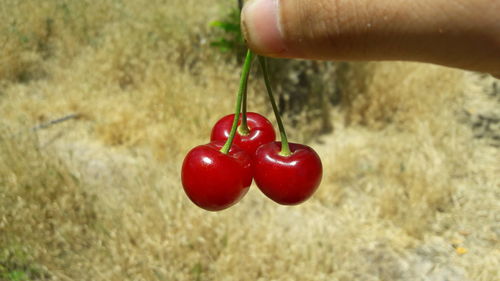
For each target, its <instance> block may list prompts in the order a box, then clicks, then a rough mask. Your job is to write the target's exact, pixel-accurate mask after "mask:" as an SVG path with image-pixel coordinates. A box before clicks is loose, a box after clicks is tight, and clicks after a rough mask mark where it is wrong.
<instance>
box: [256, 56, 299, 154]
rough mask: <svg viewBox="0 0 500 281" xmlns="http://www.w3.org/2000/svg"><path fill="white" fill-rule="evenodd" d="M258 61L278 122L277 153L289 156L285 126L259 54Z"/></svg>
mask: <svg viewBox="0 0 500 281" xmlns="http://www.w3.org/2000/svg"><path fill="white" fill-rule="evenodd" d="M259 62H260V66H261V68H262V73H263V74H264V82H265V84H266V89H267V93H268V95H269V100H270V101H271V106H272V107H273V111H274V115H275V116H276V121H277V122H278V128H279V130H280V138H281V151H280V153H279V155H281V156H290V155H292V152H291V151H290V146H289V145H288V138H287V137H286V132H285V126H283V121H281V117H280V114H279V112H278V107H277V106H276V101H275V99H274V95H273V89H272V88H271V82H270V81H269V74H268V72H267V62H266V58H265V57H263V56H259Z"/></svg>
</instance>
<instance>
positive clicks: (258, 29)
mask: <svg viewBox="0 0 500 281" xmlns="http://www.w3.org/2000/svg"><path fill="white" fill-rule="evenodd" d="M241 21H242V27H243V34H244V36H245V39H246V40H247V43H248V45H249V47H250V48H251V49H252V50H253V51H254V52H256V53H258V54H262V55H273V54H280V53H283V52H284V51H285V50H286V48H285V42H284V40H283V36H282V32H281V27H280V22H279V1H278V0H251V1H249V2H247V3H246V4H245V6H244V7H243V11H242V14H241Z"/></svg>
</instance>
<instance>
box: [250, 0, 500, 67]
mask: <svg viewBox="0 0 500 281" xmlns="http://www.w3.org/2000/svg"><path fill="white" fill-rule="evenodd" d="M498 15H500V1H499V0H475V1H472V0H455V1H449V0H420V1H405V0H377V1H372V0H357V1H348V0H250V1H248V3H246V4H245V7H244V8H243V12H242V26H243V30H244V34H245V38H246V39H247V42H248V45H249V46H250V48H251V49H252V50H254V51H255V52H256V53H259V54H263V55H268V56H274V57H295V58H306V59H329V60H331V59H335V60H413V61H424V62H432V63H438V64H443V65H448V66H455V67H461V68H465V69H472V70H480V71H485V72H490V73H498V72H499V71H500V20H499V18H498Z"/></svg>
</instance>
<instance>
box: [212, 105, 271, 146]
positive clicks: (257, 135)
mask: <svg viewBox="0 0 500 281" xmlns="http://www.w3.org/2000/svg"><path fill="white" fill-rule="evenodd" d="M240 116H241V115H240ZM233 121H234V114H230V115H227V116H224V117H223V118H222V119H220V120H219V121H217V123H215V126H214V127H213V129H212V135H211V136H210V140H212V141H214V140H219V141H225V140H227V138H228V137H229V133H230V132H231V127H232V125H233ZM240 123H241V117H240V120H239V121H238V125H239V124H240ZM247 124H248V129H249V130H250V133H249V134H248V135H246V136H243V135H240V133H239V132H237V133H236V135H235V136H234V141H233V143H234V144H236V145H237V146H239V147H240V148H242V149H243V150H245V151H246V152H247V153H248V154H250V155H253V154H254V153H255V151H256V150H257V148H259V146H261V145H263V144H265V143H268V142H272V141H275V140H276V133H275V132H274V128H273V125H272V124H271V122H269V120H267V119H266V117H264V116H262V115H260V114H258V113H255V112H248V113H247Z"/></svg>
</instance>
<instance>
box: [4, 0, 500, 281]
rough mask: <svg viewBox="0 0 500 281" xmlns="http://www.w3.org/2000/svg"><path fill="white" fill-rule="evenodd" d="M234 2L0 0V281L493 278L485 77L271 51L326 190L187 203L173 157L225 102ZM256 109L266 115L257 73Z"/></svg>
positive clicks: (232, 60)
mask: <svg viewBox="0 0 500 281" xmlns="http://www.w3.org/2000/svg"><path fill="white" fill-rule="evenodd" d="M237 2H238V1H232V0H219V1H214V0H211V1H202V2H200V1H198V0H182V1H181V0H128V1H127V0H100V1H91V0H80V1H71V0H23V1H21V0H2V1H1V4H0V116H1V118H0V280H16V281H18V280H197V281H201V280H367V281H370V280H432V281H434V280H436V281H438V280H484V281H492V280H498V277H499V268H500V247H499V235H500V217H499V214H500V204H499V202H500V177H499V176H498V175H499V174H500V160H499V159H500V153H499V151H500V82H499V80H495V79H493V78H491V77H490V76H488V75H483V74H478V73H471V72H465V71H461V70H453V69H448V68H444V67H439V66H433V65H426V64H418V63H401V62H380V63H362V62H359V63H341V62H311V61H299V60H272V61H271V65H270V67H271V72H272V79H273V81H274V83H273V84H274V87H275V89H276V91H277V94H278V96H279V107H280V110H281V111H282V113H283V115H284V118H285V123H286V124H285V125H286V126H287V127H288V128H289V129H288V130H289V132H288V134H289V138H290V140H291V141H293V142H305V143H307V144H308V145H310V146H312V147H313V148H314V149H315V150H316V151H317V152H318V154H319V155H320V156H321V158H322V160H323V164H324V177H323V182H322V184H321V186H320V188H319V189H318V191H317V192H316V194H315V195H314V196H313V197H312V198H311V199H310V200H309V201H307V202H306V203H304V204H302V205H300V206H295V207H285V206H280V205H277V204H275V203H273V202H272V201H270V200H268V199H267V198H266V197H265V196H264V195H262V194H261V193H260V192H259V191H258V189H257V188H256V186H252V187H251V189H250V191H249V193H248V194H247V196H246V197H245V198H244V199H243V200H242V201H241V202H240V203H239V204H237V205H235V206H233V207H232V208H230V209H227V210H225V211H223V212H219V213H211V212H206V211H203V210H201V209H199V208H197V207H196V206H195V205H193V204H192V203H191V202H190V201H189V200H188V198H187V197H186V196H185V195H184V192H183V190H182V186H181V184H180V165H181V163H182V160H183V157H184V155H185V154H186V153H187V151H189V149H191V148H192V147H193V146H195V145H198V144H203V143H207V142H208V140H209V134H210V130H211V127H212V126H213V124H215V122H216V121H217V120H218V119H219V118H220V117H222V116H224V115H226V114H230V113H231V111H232V110H233V106H234V98H235V94H236V91H237V87H238V80H239V74H240V67H241V61H242V57H243V54H244V51H245V46H244V43H243V41H242V39H241V34H240V31H239V19H238V7H237ZM254 66H256V65H254ZM249 110H250V111H255V112H259V113H261V114H264V115H267V116H268V117H269V118H270V119H271V120H272V122H275V119H274V117H273V115H272V111H271V108H270V106H269V104H268V102H267V100H266V92H265V87H264V84H263V81H262V76H261V73H260V72H259V71H257V67H254V70H253V71H252V73H251V78H250V84H249ZM65 117H66V118H65ZM60 118H65V120H64V121H63V120H60ZM58 121H61V122H58Z"/></svg>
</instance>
